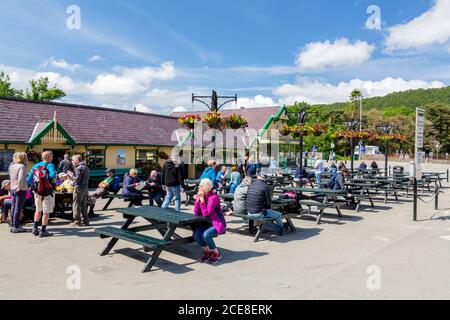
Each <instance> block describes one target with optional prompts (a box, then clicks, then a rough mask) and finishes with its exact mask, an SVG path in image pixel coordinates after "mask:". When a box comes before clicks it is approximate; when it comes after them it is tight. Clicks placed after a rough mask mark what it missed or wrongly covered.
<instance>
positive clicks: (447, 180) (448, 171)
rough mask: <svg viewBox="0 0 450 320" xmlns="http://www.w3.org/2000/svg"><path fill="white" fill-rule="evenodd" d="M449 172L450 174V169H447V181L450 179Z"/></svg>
mask: <svg viewBox="0 0 450 320" xmlns="http://www.w3.org/2000/svg"><path fill="white" fill-rule="evenodd" d="M448 174H449V170H448V169H447V182H449V181H448V178H449V177H448Z"/></svg>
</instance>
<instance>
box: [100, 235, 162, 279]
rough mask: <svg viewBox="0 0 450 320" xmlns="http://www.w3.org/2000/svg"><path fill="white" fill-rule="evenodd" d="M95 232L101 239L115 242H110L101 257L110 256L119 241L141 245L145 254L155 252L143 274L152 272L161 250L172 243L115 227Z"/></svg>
mask: <svg viewBox="0 0 450 320" xmlns="http://www.w3.org/2000/svg"><path fill="white" fill-rule="evenodd" d="M95 232H96V233H98V234H99V235H100V238H102V239H105V238H113V239H114V240H115V241H112V242H110V245H108V246H107V247H106V248H105V249H104V250H103V251H102V252H101V253H100V255H101V256H105V255H107V254H109V252H110V251H111V249H112V247H113V246H114V245H115V244H116V243H117V241H119V240H125V241H129V242H132V243H135V244H138V245H141V246H142V247H143V248H144V251H145V252H150V251H155V252H154V254H153V255H152V257H151V258H150V259H149V260H148V261H147V263H146V264H145V266H144V268H143V269H142V272H147V271H150V269H151V266H153V264H154V262H155V261H156V259H158V256H159V254H160V253H161V251H162V250H161V249H162V248H164V247H166V246H168V245H169V244H170V241H166V240H161V239H157V238H153V237H149V236H146V235H143V234H139V233H136V232H132V231H128V230H124V229H120V228H115V227H102V228H97V229H95Z"/></svg>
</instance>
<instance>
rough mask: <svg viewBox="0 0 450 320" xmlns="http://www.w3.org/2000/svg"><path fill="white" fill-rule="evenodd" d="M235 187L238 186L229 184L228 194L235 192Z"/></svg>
mask: <svg viewBox="0 0 450 320" xmlns="http://www.w3.org/2000/svg"><path fill="white" fill-rule="evenodd" d="M237 187H238V185H237V184H236V183H234V182H233V183H232V184H230V193H234V192H235V191H236V188H237Z"/></svg>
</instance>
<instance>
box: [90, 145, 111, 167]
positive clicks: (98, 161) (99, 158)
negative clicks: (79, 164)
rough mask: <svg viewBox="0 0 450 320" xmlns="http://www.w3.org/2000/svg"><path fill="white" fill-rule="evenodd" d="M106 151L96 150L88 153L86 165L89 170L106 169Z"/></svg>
mask: <svg viewBox="0 0 450 320" xmlns="http://www.w3.org/2000/svg"><path fill="white" fill-rule="evenodd" d="M105 157H106V150H104V149H94V150H87V151H86V164H87V166H88V167H89V169H104V168H106V161H105Z"/></svg>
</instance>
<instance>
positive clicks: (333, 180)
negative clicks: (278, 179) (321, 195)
mask: <svg viewBox="0 0 450 320" xmlns="http://www.w3.org/2000/svg"><path fill="white" fill-rule="evenodd" d="M337 176H338V174H337V173H334V174H333V175H332V176H331V177H330V180H329V181H328V183H327V188H328V189H334V185H335V184H336V178H337Z"/></svg>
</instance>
